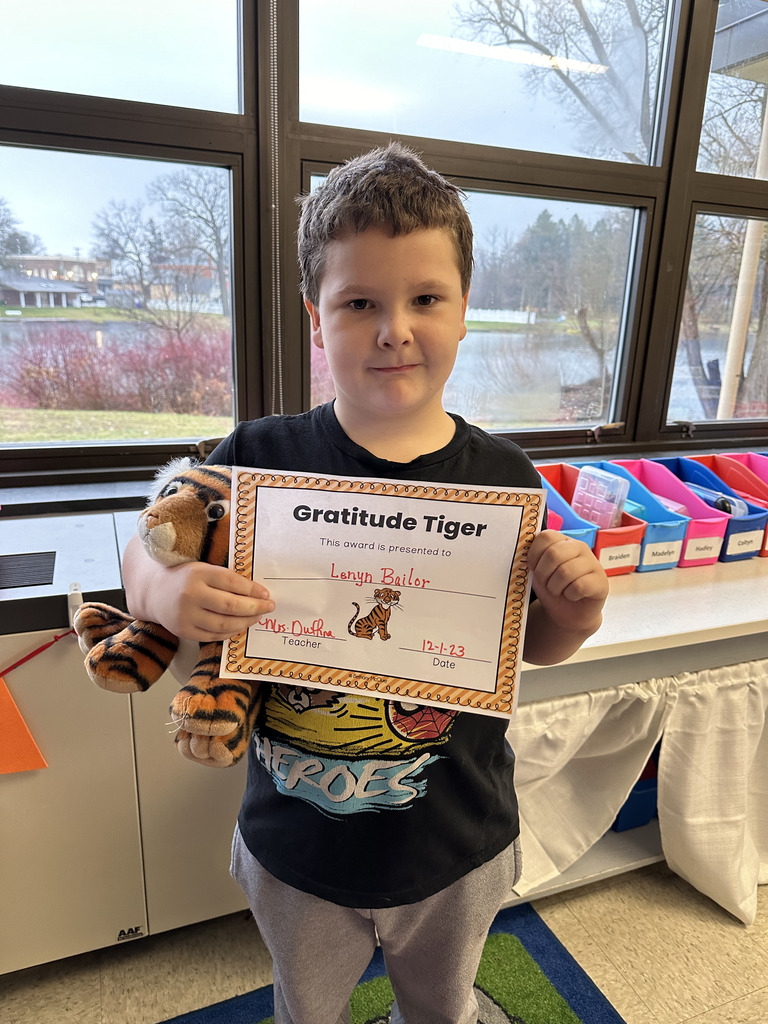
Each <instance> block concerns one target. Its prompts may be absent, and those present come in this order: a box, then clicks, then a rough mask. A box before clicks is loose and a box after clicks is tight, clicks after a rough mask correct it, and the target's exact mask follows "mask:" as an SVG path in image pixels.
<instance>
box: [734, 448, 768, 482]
mask: <svg viewBox="0 0 768 1024" xmlns="http://www.w3.org/2000/svg"><path fill="white" fill-rule="evenodd" d="M723 457H724V458H726V459H733V460H734V462H740V463H741V465H742V466H745V467H746V468H747V469H748V470H750V472H752V473H754V474H755V476H757V477H759V478H760V479H761V480H762V481H763V483H764V484H766V485H768V455H763V454H762V453H760V452H726V453H725V455H724V456H723Z"/></svg>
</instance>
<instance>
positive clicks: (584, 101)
mask: <svg viewBox="0 0 768 1024" xmlns="http://www.w3.org/2000/svg"><path fill="white" fill-rule="evenodd" d="M456 14H457V17H458V24H459V27H460V29H464V30H465V31H467V32H468V34H469V35H470V36H471V37H472V38H473V39H481V40H482V41H483V42H486V43H489V44H490V45H501V46H509V47H518V48H524V49H528V50H531V51H533V53H534V54H536V55H538V56H540V57H543V58H545V61H546V64H545V66H544V67H543V68H542V67H532V68H531V69H530V70H529V72H528V82H529V86H530V87H531V89H532V90H536V89H542V90H544V91H545V92H548V93H549V94H550V95H553V96H554V97H555V98H556V99H557V100H558V102H561V103H562V102H566V103H568V104H569V106H570V111H571V113H572V114H573V115H574V116H576V117H578V118H579V120H580V122H581V127H582V139H583V151H584V152H585V153H591V154H592V155H599V156H602V157H608V158H610V157H611V156H614V157H616V156H619V157H620V158H621V159H624V160H628V161H631V162H633V163H643V164H644V163H647V161H648V154H649V150H650V145H651V141H652V136H653V108H654V102H655V94H654V91H655V85H656V80H657V77H658V65H659V53H660V50H661V47H660V37H661V32H662V29H663V25H664V21H665V18H666V14H667V4H666V2H665V0H610V2H606V3H601V4H594V3H593V4H588V3H585V2H583V0H470V2H469V3H468V4H467V6H466V7H457V8H456ZM585 69H591V73H584V71H585Z"/></svg>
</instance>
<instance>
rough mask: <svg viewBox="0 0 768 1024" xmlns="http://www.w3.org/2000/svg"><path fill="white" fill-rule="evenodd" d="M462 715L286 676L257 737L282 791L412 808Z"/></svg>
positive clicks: (373, 807)
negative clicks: (310, 684) (323, 687)
mask: <svg viewBox="0 0 768 1024" xmlns="http://www.w3.org/2000/svg"><path fill="white" fill-rule="evenodd" d="M457 714H458V712H457V711H455V710H446V709H443V708H432V707H423V706H421V705H416V704H410V703H402V702H399V701H389V700H383V699H381V698H379V697H371V696H368V695H365V696H362V695H361V696H359V697H358V696H357V695H347V694H340V693H334V692H332V691H329V690H319V689H312V688H309V687H303V686H290V685H288V684H285V683H280V684H275V686H274V687H273V691H272V694H271V695H270V697H268V698H267V700H266V714H265V720H264V723H263V725H262V726H261V727H260V728H257V729H256V731H255V732H254V734H253V741H252V742H253V744H254V749H255V753H256V755H257V757H258V760H259V762H260V763H261V764H262V765H263V766H264V768H265V769H266V770H267V771H268V772H269V773H270V775H271V777H272V780H273V782H274V784H275V786H276V787H277V789H278V790H279V792H281V793H282V794H284V795H285V796H291V797H296V798H298V799H300V800H306V801H308V802H309V803H311V804H313V805H314V806H315V807H317V808H319V809H320V810H322V811H323V812H324V813H326V814H330V815H333V816H334V817H335V816H338V815H347V814H357V813H360V812H362V811H380V810H384V809H396V808H407V807H408V806H410V805H411V804H412V803H413V801H414V800H417V799H418V798H419V797H420V796H422V795H423V794H424V793H425V792H426V787H427V783H428V780H427V778H426V771H425V770H426V769H427V767H428V766H429V765H430V764H432V763H433V762H434V761H436V760H438V758H439V754H437V753H436V752H435V749H434V748H435V747H436V746H439V745H440V744H443V743H445V742H446V741H447V740H448V738H449V734H450V731H451V726H452V724H453V721H454V719H455V717H456V715H457Z"/></svg>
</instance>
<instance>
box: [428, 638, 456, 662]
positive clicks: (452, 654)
mask: <svg viewBox="0 0 768 1024" xmlns="http://www.w3.org/2000/svg"><path fill="white" fill-rule="evenodd" d="M421 649H422V651H425V652H426V653H427V654H446V655H448V657H449V658H463V657H464V655H465V653H466V652H465V650H464V648H463V647H462V646H461V644H445V643H442V642H440V643H435V642H434V641H432V640H422V641H421Z"/></svg>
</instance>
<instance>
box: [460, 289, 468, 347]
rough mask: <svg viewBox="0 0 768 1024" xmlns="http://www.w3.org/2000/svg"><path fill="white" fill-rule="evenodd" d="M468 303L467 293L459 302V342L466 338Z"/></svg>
mask: <svg viewBox="0 0 768 1024" xmlns="http://www.w3.org/2000/svg"><path fill="white" fill-rule="evenodd" d="M468 302H469V292H466V293H465V294H464V298H463V299H462V300H461V331H460V332H459V341H463V340H464V338H466V336H467V324H466V317H467V303H468Z"/></svg>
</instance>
